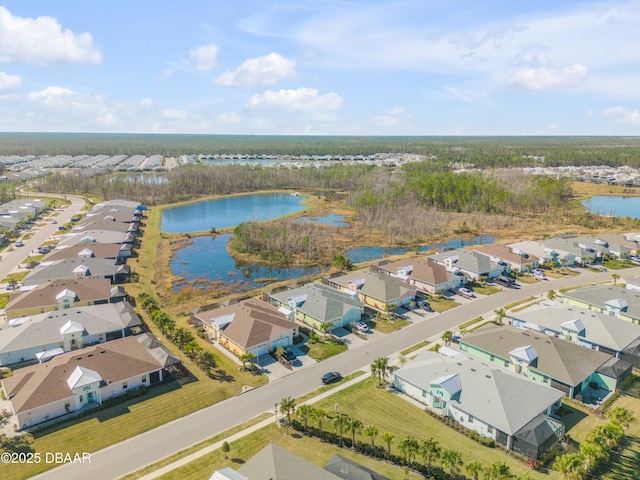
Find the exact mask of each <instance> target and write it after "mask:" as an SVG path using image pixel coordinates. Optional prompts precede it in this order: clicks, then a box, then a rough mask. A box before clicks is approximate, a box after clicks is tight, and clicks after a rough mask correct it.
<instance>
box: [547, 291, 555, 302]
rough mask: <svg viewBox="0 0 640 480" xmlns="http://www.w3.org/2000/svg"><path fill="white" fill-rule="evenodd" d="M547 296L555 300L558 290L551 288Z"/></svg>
mask: <svg viewBox="0 0 640 480" xmlns="http://www.w3.org/2000/svg"><path fill="white" fill-rule="evenodd" d="M547 298H548V299H549V300H554V299H555V298H556V292H555V291H554V290H549V291H548V292H547Z"/></svg>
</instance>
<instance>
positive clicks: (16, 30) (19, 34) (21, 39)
mask: <svg viewBox="0 0 640 480" xmlns="http://www.w3.org/2000/svg"><path fill="white" fill-rule="evenodd" d="M100 61H101V55H100V51H99V50H98V49H97V48H96V47H95V45H94V44H93V38H92V37H91V34H90V33H81V34H75V33H73V32H72V31H71V30H68V29H65V30H63V29H62V26H61V25H60V24H59V23H58V21H57V20H56V19H55V18H53V17H37V18H23V17H17V16H14V15H12V14H11V12H9V10H7V9H6V8H5V7H2V6H0V62H11V63H27V64H35V65H51V64H53V63H58V62H71V63H100Z"/></svg>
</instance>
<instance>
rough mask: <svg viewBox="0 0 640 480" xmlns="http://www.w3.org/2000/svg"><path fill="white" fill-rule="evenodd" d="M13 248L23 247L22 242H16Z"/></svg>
mask: <svg viewBox="0 0 640 480" xmlns="http://www.w3.org/2000/svg"><path fill="white" fill-rule="evenodd" d="M15 246H16V247H24V242H23V241H21V240H18V241H17V242H16V243H15Z"/></svg>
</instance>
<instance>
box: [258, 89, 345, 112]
mask: <svg viewBox="0 0 640 480" xmlns="http://www.w3.org/2000/svg"><path fill="white" fill-rule="evenodd" d="M341 106H342V97H341V96H340V95H338V94H337V93H333V92H330V93H327V94H324V95H319V92H318V90H316V89H315V88H306V87H302V88H298V89H297V90H291V89H290V90H278V91H277V92H276V91H273V90H267V91H266V92H264V93H263V94H262V95H260V94H255V95H253V96H252V97H251V99H250V100H249V103H248V104H247V105H246V108H250V109H254V108H255V109H274V110H286V111H303V112H309V113H324V112H329V111H332V110H337V109H338V108H340V107H341Z"/></svg>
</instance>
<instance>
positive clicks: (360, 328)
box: [356, 322, 369, 332]
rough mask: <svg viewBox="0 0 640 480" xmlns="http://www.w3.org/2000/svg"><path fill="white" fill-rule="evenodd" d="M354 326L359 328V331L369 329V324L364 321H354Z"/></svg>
mask: <svg viewBox="0 0 640 480" xmlns="http://www.w3.org/2000/svg"><path fill="white" fill-rule="evenodd" d="M356 328H357V329H358V330H360V331H361V332H366V331H368V330H369V325H367V324H366V323H364V322H358V323H356Z"/></svg>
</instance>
